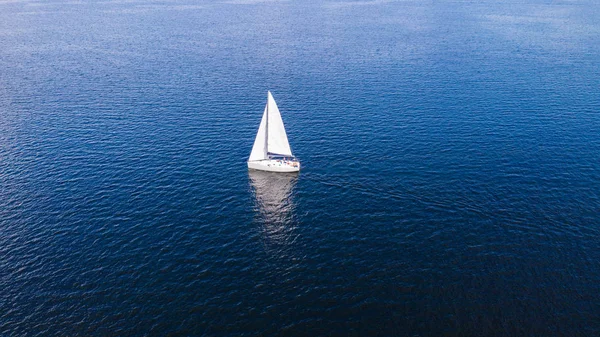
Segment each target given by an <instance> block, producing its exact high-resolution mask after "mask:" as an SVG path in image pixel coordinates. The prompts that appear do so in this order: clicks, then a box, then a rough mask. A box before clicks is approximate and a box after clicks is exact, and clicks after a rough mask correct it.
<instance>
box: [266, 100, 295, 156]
mask: <svg viewBox="0 0 600 337" xmlns="http://www.w3.org/2000/svg"><path fill="white" fill-rule="evenodd" d="M267 116H268V120H267V152H268V153H275V154H281V155H284V156H292V150H291V149H290V143H289V142H288V138H287V134H286V133H285V127H284V126H283V120H282V119H281V113H279V108H278V107H277V103H275V99H273V95H271V92H270V91H269V93H268V99H267Z"/></svg>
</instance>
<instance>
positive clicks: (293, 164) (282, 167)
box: [248, 91, 300, 172]
mask: <svg viewBox="0 0 600 337" xmlns="http://www.w3.org/2000/svg"><path fill="white" fill-rule="evenodd" d="M248 168H249V169H254V170H261V171H271V172H298V171H300V162H299V161H298V159H296V157H294V155H293V154H292V150H291V149H290V143H289V142H288V138H287V134H286V133H285V127H284V126H283V120H282V119H281V113H280V112H279V108H278V107H277V103H275V99H274V98H273V95H271V92H270V91H269V92H268V94H267V105H266V106H265V112H264V113H263V116H262V120H261V121H260V126H259V127H258V132H257V133H256V139H255V140H254V146H252V152H251V153H250V158H248Z"/></svg>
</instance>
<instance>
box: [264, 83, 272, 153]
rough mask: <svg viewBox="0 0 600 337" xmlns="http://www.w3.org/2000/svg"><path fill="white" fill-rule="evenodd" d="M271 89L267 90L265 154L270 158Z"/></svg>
mask: <svg viewBox="0 0 600 337" xmlns="http://www.w3.org/2000/svg"><path fill="white" fill-rule="evenodd" d="M270 94H271V92H270V91H267V120H266V122H265V156H266V157H267V158H269V95H270Z"/></svg>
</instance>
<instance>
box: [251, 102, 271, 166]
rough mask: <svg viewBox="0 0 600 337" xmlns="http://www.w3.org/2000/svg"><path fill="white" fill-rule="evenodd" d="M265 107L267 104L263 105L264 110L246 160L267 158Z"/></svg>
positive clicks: (266, 107)
mask: <svg viewBox="0 0 600 337" xmlns="http://www.w3.org/2000/svg"><path fill="white" fill-rule="evenodd" d="M267 109H268V104H267V105H266V106H265V112H264V113H263V116H262V119H261V121H260V126H259V127H258V132H257V133H256V139H255V140H254V145H253V146H252V152H250V158H248V160H263V159H266V158H267V118H268V117H267Z"/></svg>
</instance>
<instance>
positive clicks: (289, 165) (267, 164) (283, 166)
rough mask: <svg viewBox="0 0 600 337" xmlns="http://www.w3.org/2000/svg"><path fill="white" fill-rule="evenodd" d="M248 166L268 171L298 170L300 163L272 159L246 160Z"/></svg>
mask: <svg viewBox="0 0 600 337" xmlns="http://www.w3.org/2000/svg"><path fill="white" fill-rule="evenodd" d="M248 168H249V169H252V170H259V171H268V172H298V171H300V163H299V162H289V161H287V162H286V161H284V160H273V159H271V160H268V159H267V160H255V161H249V162H248Z"/></svg>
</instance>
